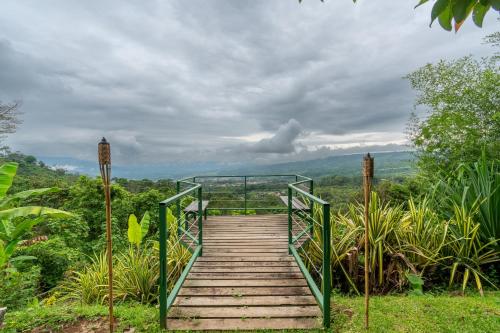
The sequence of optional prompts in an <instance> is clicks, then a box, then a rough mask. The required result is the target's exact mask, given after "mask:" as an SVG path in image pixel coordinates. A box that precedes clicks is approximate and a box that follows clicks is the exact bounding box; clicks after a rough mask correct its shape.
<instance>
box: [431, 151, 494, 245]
mask: <svg viewBox="0 0 500 333" xmlns="http://www.w3.org/2000/svg"><path fill="white" fill-rule="evenodd" d="M434 197H435V199H434V200H435V201H436V206H437V207H436V209H439V210H440V211H441V212H442V214H443V215H444V216H445V217H448V218H449V217H451V216H453V215H454V214H455V207H456V206H457V205H458V206H462V207H464V208H465V209H466V210H467V212H469V214H472V215H474V218H475V220H477V222H478V223H480V224H481V228H480V230H479V236H480V237H481V238H482V240H483V241H486V242H488V241H492V240H495V239H500V163H499V161H498V160H493V161H487V160H486V157H485V156H484V154H483V156H482V157H481V159H480V160H479V161H476V162H473V163H463V164H461V165H460V166H459V167H458V168H457V169H456V171H455V172H454V174H453V175H450V176H447V177H446V178H444V179H443V180H441V181H439V182H438V183H437V184H436V185H435V188H434Z"/></svg>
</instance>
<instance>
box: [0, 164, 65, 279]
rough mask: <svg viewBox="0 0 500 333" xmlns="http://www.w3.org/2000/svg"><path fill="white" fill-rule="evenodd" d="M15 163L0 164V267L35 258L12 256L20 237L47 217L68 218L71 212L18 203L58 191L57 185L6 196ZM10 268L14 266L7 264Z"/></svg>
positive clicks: (14, 173)
mask: <svg viewBox="0 0 500 333" xmlns="http://www.w3.org/2000/svg"><path fill="white" fill-rule="evenodd" d="M17 166H18V165H17V163H5V164H3V165H2V166H0V269H4V268H5V267H6V266H10V265H9V264H10V263H12V262H14V261H19V260H28V259H34V258H33V257H29V256H18V257H15V258H14V257H13V254H14V251H15V249H16V247H17V245H18V244H19V242H20V241H21V240H22V238H23V236H24V235H25V234H26V233H27V232H28V231H30V230H31V229H32V228H33V227H34V226H35V225H37V224H38V223H40V222H42V221H43V220H44V219H46V218H47V217H52V218H67V217H73V216H74V215H73V214H71V213H68V212H65V211H63V210H59V209H54V208H48V207H43V206H21V207H20V206H19V203H20V202H21V201H22V200H24V199H28V198H30V197H33V196H37V195H42V194H47V193H51V192H55V191H58V189H57V188H41V189H35V190H28V191H22V192H18V193H15V194H11V195H7V192H8V190H9V189H10V187H11V186H12V181H13V180H14V177H15V175H16V173H17ZM8 269H9V270H13V269H14V268H13V267H8Z"/></svg>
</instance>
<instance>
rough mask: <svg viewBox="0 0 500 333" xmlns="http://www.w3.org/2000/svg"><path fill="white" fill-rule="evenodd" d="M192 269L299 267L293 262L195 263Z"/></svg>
mask: <svg viewBox="0 0 500 333" xmlns="http://www.w3.org/2000/svg"><path fill="white" fill-rule="evenodd" d="M194 267H214V268H215V267H235V268H238V267H299V266H298V265H297V264H296V263H295V262H293V261H245V262H238V261H198V260H197V261H196V263H195V264H194V266H193V268H194Z"/></svg>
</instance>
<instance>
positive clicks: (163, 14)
mask: <svg viewBox="0 0 500 333" xmlns="http://www.w3.org/2000/svg"><path fill="white" fill-rule="evenodd" d="M429 10H430V9H429V8H428V6H427V7H423V8H419V9H417V10H413V9H412V5H411V4H409V3H408V2H405V1H396V2H395V1H393V0H383V1H377V2H376V3H375V2H373V1H361V2H358V3H357V4H356V5H353V4H352V3H351V2H350V1H348V0H345V1H327V2H325V3H321V2H320V1H305V2H303V3H302V4H300V5H299V4H298V3H297V1H268V0H259V1H251V2H250V1H248V2H245V1H233V0H218V1H215V0H214V1H206V0H193V1H180V0H179V1H147V2H144V1H139V0H131V1H127V2H124V1H118V0H116V1H106V2H102V1H97V0H88V1H76V0H75V1H67V0H54V1H51V2H49V3H42V2H40V1H35V0H32V1H15V0H5V1H3V2H2V11H1V12H0V100H3V101H11V100H22V101H23V112H24V114H23V120H24V123H23V125H22V126H21V127H20V129H19V131H18V133H16V134H14V135H12V136H10V137H9V139H8V141H7V144H9V145H11V146H12V147H13V148H14V149H20V150H22V151H24V152H26V153H30V154H34V155H37V156H69V157H73V158H78V159H83V160H92V161H93V160H95V154H96V152H95V150H96V144H97V142H98V141H99V139H100V138H101V137H102V136H106V137H107V138H108V139H109V140H110V141H111V143H112V147H113V148H112V149H113V156H114V161H115V162H116V163H118V164H120V163H121V164H127V165H128V164H144V163H166V162H173V161H211V160H218V161H228V162H234V161H239V162H242V160H244V159H249V160H252V161H260V162H262V163H269V162H272V161H276V160H279V161H283V160H286V159H288V160H295V159H303V158H308V157H310V156H315V154H317V152H318V151H319V152H321V153H324V152H328V151H332V149H341V148H342V149H346V147H360V146H367V145H368V146H369V145H380V146H385V145H391V144H394V143H399V142H401V141H402V139H404V134H403V131H404V128H405V123H406V121H407V119H408V117H409V113H410V111H411V110H412V104H413V98H414V96H413V92H412V91H411V90H410V89H409V86H408V84H407V82H405V81H404V80H402V79H401V77H402V76H403V75H405V74H406V73H408V72H410V71H412V70H415V69H416V68H418V67H419V66H422V65H424V64H425V63H427V62H433V61H437V60H438V59H440V58H452V57H458V56H462V55H466V54H469V53H473V54H475V55H477V56H482V55H485V54H487V53H488V52H491V51H490V48H489V47H488V46H484V45H482V44H481V38H482V36H484V35H486V34H488V33H491V32H492V31H494V30H495V29H497V27H498V24H497V22H496V21H495V18H494V15H492V14H489V15H488V17H487V18H486V22H485V27H486V28H484V29H478V28H475V27H474V26H473V24H472V23H471V22H470V20H469V21H468V22H467V23H466V24H465V26H464V27H462V30H461V31H460V33H458V34H449V33H447V32H444V31H442V30H441V29H440V28H438V27H434V28H432V29H429V28H428V21H429ZM340 13H341V14H340ZM290 119H295V122H296V124H295V122H292V124H291V123H290V122H289V120H290ZM284 124H287V125H284ZM297 124H300V130H299V128H298V126H297ZM299 134H300V135H299ZM273 135H274V136H273ZM254 136H256V137H267V138H269V137H272V138H270V139H263V140H261V141H260V142H257V143H256V142H255V141H256V140H247V139H245V138H248V137H254ZM257 141H258V140H257ZM242 147H244V148H242Z"/></svg>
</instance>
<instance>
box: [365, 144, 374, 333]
mask: <svg viewBox="0 0 500 333" xmlns="http://www.w3.org/2000/svg"><path fill="white" fill-rule="evenodd" d="M373 166H374V161H373V157H371V156H370V153H368V154H367V155H366V156H365V157H364V158H363V188H364V194H365V329H368V312H369V305H370V280H369V279H370V273H369V260H368V259H369V237H370V223H369V214H368V210H369V207H370V192H371V185H372V178H373Z"/></svg>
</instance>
